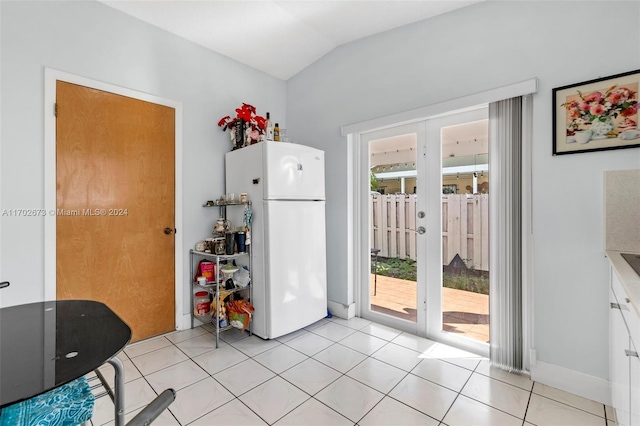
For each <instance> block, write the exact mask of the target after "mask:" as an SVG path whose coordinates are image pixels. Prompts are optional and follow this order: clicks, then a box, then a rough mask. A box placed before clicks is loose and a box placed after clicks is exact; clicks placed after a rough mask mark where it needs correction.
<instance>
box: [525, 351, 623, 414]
mask: <svg viewBox="0 0 640 426" xmlns="http://www.w3.org/2000/svg"><path fill="white" fill-rule="evenodd" d="M530 370H531V380H533V381H534V382H540V383H541V384H543V385H547V386H552V387H554V388H558V389H560V390H563V391H565V392H570V393H573V394H576V395H579V396H581V397H583V398H587V399H591V400H593V401H598V402H601V403H603V404H606V405H611V394H610V392H609V381H608V380H605V379H601V378H600V377H595V376H590V375H588V374H584V373H580V372H579V371H575V370H570V369H568V368H564V367H560V366H557V365H554V364H549V363H546V362H543V361H540V360H537V362H536V363H535V364H531V366H530Z"/></svg>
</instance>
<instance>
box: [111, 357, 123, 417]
mask: <svg viewBox="0 0 640 426" xmlns="http://www.w3.org/2000/svg"><path fill="white" fill-rule="evenodd" d="M109 364H111V365H112V366H113V370H114V371H115V375H114V382H115V386H114V391H113V393H114V400H113V405H114V406H115V425H116V426H124V366H123V365H122V362H121V361H120V360H119V359H118V357H116V356H114V357H113V358H111V359H110V360H109Z"/></svg>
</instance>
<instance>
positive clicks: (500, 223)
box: [489, 97, 523, 371]
mask: <svg viewBox="0 0 640 426" xmlns="http://www.w3.org/2000/svg"><path fill="white" fill-rule="evenodd" d="M489 152H490V159H489V176H491V197H489V212H490V214H489V227H490V228H491V235H492V237H493V238H494V239H493V240H492V241H491V244H490V248H489V253H490V254H489V258H490V261H489V265H490V267H489V271H490V272H489V280H490V282H491V292H490V295H489V307H490V308H489V309H490V318H491V321H490V326H489V327H490V335H491V343H490V349H489V354H490V359H491V363H492V365H495V366H497V367H500V368H503V369H505V370H508V371H522V370H523V326H522V98H520V97H517V98H512V99H506V100H503V101H498V102H493V103H491V104H489Z"/></svg>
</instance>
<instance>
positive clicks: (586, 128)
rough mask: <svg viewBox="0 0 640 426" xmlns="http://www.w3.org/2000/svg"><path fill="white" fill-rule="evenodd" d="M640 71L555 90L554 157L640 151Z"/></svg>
mask: <svg viewBox="0 0 640 426" xmlns="http://www.w3.org/2000/svg"><path fill="white" fill-rule="evenodd" d="M639 88H640V70H637V71H631V72H627V73H623V74H617V75H612V76H610V77H604V78H599V79H596V80H590V81H585V82H582V83H578V84H572V85H569V86H564V87H557V88H555V89H553V155H561V154H575V153H579V152H592V151H604V150H609V149H621V148H633V147H640V128H639V127H638V89H639Z"/></svg>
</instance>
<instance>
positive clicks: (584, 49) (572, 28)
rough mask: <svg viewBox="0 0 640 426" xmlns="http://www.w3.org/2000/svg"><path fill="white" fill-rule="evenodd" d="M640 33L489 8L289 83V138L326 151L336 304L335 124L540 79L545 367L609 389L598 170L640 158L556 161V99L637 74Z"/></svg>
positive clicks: (619, 22) (527, 10) (341, 51)
mask: <svg viewBox="0 0 640 426" xmlns="http://www.w3.org/2000/svg"><path fill="white" fill-rule="evenodd" d="M604 17H606V19H605V18H604ZM639 26H640V3H638V2H612V1H605V2H486V3H481V4H477V5H474V6H471V7H469V8H465V9H461V10H457V11H454V12H451V13H448V14H445V15H442V16H439V17H436V18H434V19H431V20H427V21H422V22H418V23H416V24H412V25H409V26H405V27H402V28H399V29H396V30H392V31H389V32H387V33H384V34H379V35H375V36H372V37H368V38H366V39H363V40H359V41H356V42H353V43H350V44H348V45H345V46H342V47H339V48H338V49H336V50H334V51H332V52H331V53H329V54H328V55H326V56H325V57H323V58H321V59H320V60H319V61H317V62H316V63H314V64H313V65H311V66H310V67H308V68H307V69H305V70H304V71H303V72H301V73H299V74H298V75H296V76H294V77H293V78H291V79H290V80H288V81H287V118H288V122H289V124H288V128H289V133H290V135H291V136H292V138H293V139H296V140H304V141H305V142H307V143H308V144H310V145H313V146H316V147H318V148H321V149H324V150H325V151H326V160H327V171H328V173H327V213H328V214H327V229H328V230H330V231H329V236H330V238H329V239H328V242H327V245H328V247H327V248H328V250H327V251H328V259H327V264H328V265H331V267H330V268H329V269H328V274H329V275H328V281H329V299H330V300H332V301H334V302H338V303H342V304H348V303H352V302H353V300H352V297H353V296H352V295H353V291H352V283H350V282H349V277H348V275H347V266H348V265H347V261H348V259H349V256H348V253H347V245H346V237H344V236H345V235H346V234H347V227H346V223H347V219H348V218H347V208H346V206H347V143H346V138H344V137H341V136H340V126H343V125H348V124H353V123H357V122H360V121H365V120H369V119H373V118H376V117H381V116H386V115H390V114H394V113H398V112H401V111H405V110H410V109H414V108H418V107H422V106H426V105H429V104H433V103H437V102H441V101H446V100H450V99H454V98H457V97H461V96H466V95H470V94H473V93H477V92H481V91H484V90H488V89H492V88H496V87H500V86H503V85H507V84H511V83H516V82H520V81H523V80H526V79H529V78H533V77H538V78H539V79H540V80H539V82H540V85H539V93H538V94H537V95H536V96H535V97H534V123H533V129H534V135H533V145H534V146H533V167H534V169H533V173H534V177H533V179H534V188H533V204H534V207H533V222H534V224H533V225H534V233H535V236H534V238H535V241H534V244H535V265H534V273H535V283H534V299H535V312H534V326H535V348H536V349H537V357H538V360H539V361H543V362H545V363H549V364H552V365H554V366H559V367H562V368H565V369H568V370H573V371H577V372H581V373H584V374H585V375H588V376H591V377H595V378H601V379H607V377H608V355H607V344H608V342H607V322H608V316H607V315H608V305H607V300H608V299H607V297H608V296H607V268H608V264H607V260H606V259H605V258H604V252H603V204H602V201H603V193H602V181H603V173H602V172H603V171H604V170H609V169H628V168H638V167H640V149H638V148H635V149H627V150H619V151H610V152H600V153H583V154H576V155H568V156H558V157H553V156H552V155H551V89H552V88H554V87H558V86H562V85H566V84H571V83H577V82H580V81H584V80H589V79H594V78H598V77H600V76H607V75H612V74H616V73H621V72H625V71H630V70H634V69H639V68H640V56H639V55H638V54H637V52H639V51H640V30H639V28H640V27H639ZM596 381H598V380H596Z"/></svg>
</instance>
